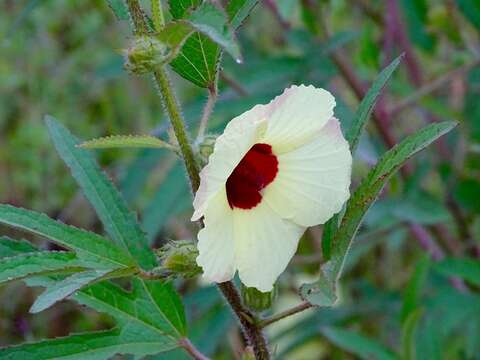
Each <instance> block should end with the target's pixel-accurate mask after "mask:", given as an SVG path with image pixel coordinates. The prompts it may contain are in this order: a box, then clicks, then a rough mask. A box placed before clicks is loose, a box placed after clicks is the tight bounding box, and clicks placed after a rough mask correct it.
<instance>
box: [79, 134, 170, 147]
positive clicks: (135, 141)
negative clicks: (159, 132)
mask: <svg viewBox="0 0 480 360" xmlns="http://www.w3.org/2000/svg"><path fill="white" fill-rule="evenodd" d="M78 146H79V147H81V148H85V149H108V148H131V147H135V148H165V149H170V150H174V149H175V147H173V146H172V145H170V144H169V143H167V142H165V141H163V140H160V139H159V138H156V137H154V136H150V135H112V136H106V137H102V138H98V139H92V140H88V141H84V142H83V143H81V144H80V145H78Z"/></svg>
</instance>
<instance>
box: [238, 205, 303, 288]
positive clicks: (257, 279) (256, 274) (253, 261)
mask: <svg viewBox="0 0 480 360" xmlns="http://www.w3.org/2000/svg"><path fill="white" fill-rule="evenodd" d="M233 212H234V236H235V256H236V258H235V262H236V267H237V269H238V274H239V277H240V280H241V281H242V283H243V284H245V285H246V286H248V287H254V288H257V289H258V290H260V291H262V292H268V291H271V290H272V289H273V285H274V283H275V281H276V280H277V278H278V277H279V276H280V274H281V273H282V272H283V271H284V270H285V268H286V267H287V265H288V263H289V262H290V259H291V258H292V257H293V255H294V254H295V252H296V250H297V246H298V241H299V239H300V237H301V236H302V234H303V232H304V231H305V228H304V227H302V226H299V225H296V224H294V223H293V222H291V221H288V220H284V219H282V218H280V217H279V216H278V215H277V214H276V213H275V212H274V211H273V210H272V209H271V208H270V206H269V205H268V204H267V203H266V202H264V201H262V202H261V203H260V204H258V205H257V206H256V207H255V208H253V209H250V210H242V209H234V210H233Z"/></svg>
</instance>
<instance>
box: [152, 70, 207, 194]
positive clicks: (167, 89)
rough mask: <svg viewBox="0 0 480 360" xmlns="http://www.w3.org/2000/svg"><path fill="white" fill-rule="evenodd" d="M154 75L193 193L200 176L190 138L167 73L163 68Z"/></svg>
mask: <svg viewBox="0 0 480 360" xmlns="http://www.w3.org/2000/svg"><path fill="white" fill-rule="evenodd" d="M154 77H155V82H156V84H157V86H158V90H159V92H160V96H161V98H162V102H163V105H164V107H165V110H166V111H167V114H168V116H169V118H170V122H171V124H172V127H173V131H174V133H175V136H176V138H177V141H178V145H179V146H180V151H181V153H182V156H183V159H184V162H185V167H186V168H187V173H188V176H189V178H190V183H191V185H192V190H193V192H194V193H195V192H196V191H197V189H198V187H199V186H200V176H199V173H198V171H199V170H198V167H197V163H196V160H195V156H194V154H193V150H192V146H191V145H190V139H189V138H188V134H187V131H186V129H185V125H184V124H185V122H184V120H183V117H182V114H181V112H180V110H179V105H178V102H177V99H176V97H175V94H174V93H173V91H172V88H171V86H170V80H169V78H168V75H167V73H166V71H165V70H164V69H163V68H160V69H158V70H157V71H155V72H154Z"/></svg>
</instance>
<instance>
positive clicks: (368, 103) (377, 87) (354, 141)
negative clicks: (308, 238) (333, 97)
mask: <svg viewBox="0 0 480 360" xmlns="http://www.w3.org/2000/svg"><path fill="white" fill-rule="evenodd" d="M402 58H403V55H400V56H399V57H397V58H396V59H395V60H393V61H392V62H391V63H390V65H388V66H387V67H386V68H385V69H383V70H382V72H381V73H380V75H378V77H377V78H376V79H375V81H374V82H373V84H372V86H371V87H370V89H369V90H368V92H367V94H366V95H365V97H364V98H363V100H362V102H361V103H360V105H358V109H357V112H356V113H355V117H354V119H353V123H352V126H351V127H350V128H349V130H348V132H347V135H346V139H347V141H348V143H349V144H350V151H351V152H352V155H354V154H355V151H356V150H357V146H358V142H359V141H360V136H361V135H362V133H363V130H364V129H365V126H366V124H367V121H368V119H369V118H370V115H371V114H372V111H373V108H374V107H375V104H376V103H377V100H378V98H379V96H380V93H381V92H382V89H383V88H384V87H385V85H386V84H387V81H388V79H390V76H392V74H393V72H394V71H395V69H396V68H397V67H398V65H399V64H400V62H401V61H402ZM340 220H341V213H340V214H335V215H334V216H333V217H332V218H331V219H330V220H329V221H327V223H326V224H325V225H324V229H325V230H324V232H323V236H322V251H323V256H324V258H325V259H327V260H328V259H330V253H331V246H332V241H333V237H334V236H335V232H336V230H337V228H338V225H339V224H340Z"/></svg>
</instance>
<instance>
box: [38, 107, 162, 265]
mask: <svg viewBox="0 0 480 360" xmlns="http://www.w3.org/2000/svg"><path fill="white" fill-rule="evenodd" d="M46 123H47V126H48V129H49V132H50V136H51V138H52V140H53V142H54V144H55V147H56V149H57V151H58V153H59V155H60V156H61V158H62V159H63V161H65V163H66V164H67V165H68V167H69V168H70V170H71V172H72V175H73V177H74V178H75V180H77V182H78V184H79V185H80V187H81V188H82V190H83V192H84V194H85V196H86V197H87V199H88V200H89V202H90V203H91V204H92V206H93V207H94V208H95V211H96V212H97V214H98V216H99V218H100V220H101V221H102V223H103V225H104V227H105V230H106V231H107V232H108V234H109V235H110V236H111V237H112V239H113V240H114V241H115V242H116V243H117V244H118V245H120V246H121V247H123V248H124V249H125V250H126V251H128V252H129V253H130V254H131V255H132V257H133V258H134V259H135V260H136V261H137V262H138V264H139V265H140V266H141V267H142V268H144V269H146V270H149V269H152V268H153V267H155V266H156V260H155V256H154V254H153V252H152V251H151V250H150V249H149V247H148V244H147V240H146V238H145V234H144V233H143V231H142V229H141V228H140V226H139V225H138V223H137V219H136V216H135V215H134V214H133V213H132V212H130V211H129V209H128V208H127V204H126V202H125V200H124V199H123V198H122V197H121V195H120V193H119V192H118V191H117V189H116V188H115V187H114V185H113V184H112V182H111V181H109V180H108V178H107V177H106V176H105V174H104V173H103V172H102V171H101V170H100V167H99V166H98V164H97V162H96V161H95V159H94V157H93V155H92V154H91V153H90V152H89V151H87V150H85V149H80V148H78V147H77V145H78V144H79V141H78V139H76V138H75V137H74V136H73V135H72V134H70V132H69V131H68V130H67V129H66V128H65V127H63V126H62V125H60V124H59V123H58V122H57V121H56V120H55V119H54V118H52V117H50V116H47V117H46Z"/></svg>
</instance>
